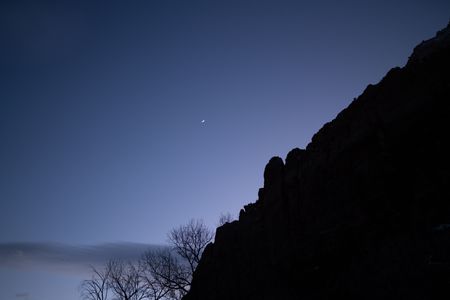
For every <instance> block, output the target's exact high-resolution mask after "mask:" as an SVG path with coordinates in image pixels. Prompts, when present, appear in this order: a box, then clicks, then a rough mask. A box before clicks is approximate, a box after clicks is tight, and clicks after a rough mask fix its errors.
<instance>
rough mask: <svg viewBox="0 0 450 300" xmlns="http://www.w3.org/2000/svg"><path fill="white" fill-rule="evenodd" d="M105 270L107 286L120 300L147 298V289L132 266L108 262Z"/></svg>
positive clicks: (137, 271) (135, 268)
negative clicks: (106, 271)
mask: <svg viewBox="0 0 450 300" xmlns="http://www.w3.org/2000/svg"><path fill="white" fill-rule="evenodd" d="M107 269H108V271H109V276H108V285H109V287H110V288H111V290H112V292H113V293H114V294H115V295H116V296H117V297H118V298H119V299H120V300H142V299H145V298H146V297H147V287H146V285H145V283H144V281H143V280H142V276H141V274H140V272H139V268H138V267H136V266H135V265H134V264H132V263H131V262H129V263H124V262H123V261H119V260H110V261H109V263H108V266H107Z"/></svg>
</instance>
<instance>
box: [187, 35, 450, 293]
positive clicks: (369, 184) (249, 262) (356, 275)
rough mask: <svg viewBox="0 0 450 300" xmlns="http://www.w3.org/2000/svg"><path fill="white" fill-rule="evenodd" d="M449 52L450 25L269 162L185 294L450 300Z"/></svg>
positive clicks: (208, 251) (207, 252)
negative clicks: (303, 141) (304, 142)
mask: <svg viewBox="0 0 450 300" xmlns="http://www.w3.org/2000/svg"><path fill="white" fill-rule="evenodd" d="M449 46H450V27H447V28H446V29H444V30H442V31H441V32H439V33H438V34H437V36H436V37H435V38H433V39H431V40H429V41H426V42H423V43H422V44H420V45H419V46H417V47H416V48H415V49H414V53H413V54H412V56H411V57H410V59H409V62H408V63H407V65H406V66H405V67H403V68H394V69H392V70H390V71H389V72H388V74H387V75H386V76H385V77H384V78H383V80H381V82H380V83H378V84H377V85H369V86H368V87H367V89H366V90H365V91H364V93H363V94H362V95H361V96H359V97H358V98H357V99H355V100H354V101H353V102H352V103H351V104H350V106H349V107H348V108H346V109H344V110H343V111H342V112H341V113H339V115H338V116H337V117H336V119H335V120H333V121H332V122H330V123H328V124H325V126H323V128H322V129H321V130H320V131H319V132H318V133H317V134H316V135H314V137H313V138H312V142H311V143H310V144H309V145H308V146H307V148H306V149H305V150H302V149H294V150H292V151H291V152H290V153H289V154H288V155H287V158H286V160H285V163H284V162H283V160H282V159H281V158H278V157H274V158H272V159H271V160H270V162H269V163H268V164H267V166H266V169H265V171H264V188H262V189H260V191H259V199H258V200H257V201H256V203H252V204H249V205H247V206H245V207H244V209H243V210H242V211H241V213H240V215H239V221H235V222H232V223H228V224H225V225H224V226H222V227H219V228H218V229H217V233H216V238H215V242H214V243H213V244H210V245H208V247H207V248H206V250H205V252H204V254H203V257H202V260H201V263H200V265H199V266H198V269H197V270H196V272H195V274H194V280H193V284H192V288H191V291H190V292H189V294H188V295H187V296H186V297H185V298H184V299H185V300H204V299H215V300H220V299H228V300H230V299H329V298H335V297H345V298H347V299H444V298H448V297H450V225H449V224H450V192H449V189H450V163H449V157H450V147H449V144H450V143H449V138H450V132H449V129H450V126H449V122H450V48H449ZM345 298H343V299H345Z"/></svg>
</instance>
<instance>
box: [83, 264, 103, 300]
mask: <svg viewBox="0 0 450 300" xmlns="http://www.w3.org/2000/svg"><path fill="white" fill-rule="evenodd" d="M91 269H92V273H93V275H92V278H91V279H90V280H84V281H83V282H82V283H81V286H80V288H81V296H82V298H83V299H85V300H107V299H108V291H109V287H108V279H109V269H108V268H104V269H103V270H97V269H96V268H95V267H94V266H91Z"/></svg>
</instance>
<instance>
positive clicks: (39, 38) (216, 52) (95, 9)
mask: <svg viewBox="0 0 450 300" xmlns="http://www.w3.org/2000/svg"><path fill="white" fill-rule="evenodd" d="M449 17H450V2H448V1H438V0H423V1H392V0H391V1H380V0H377V1H375V0H373V1H320V0H319V1H287V0H286V1H285V0H273V1H265V0H254V1H246V0H242V1H234V0H227V1H213V0H211V1H195V0H192V1H186V0H183V1H181V0H145V1H144V0H132V1H119V0H109V1H100V0H98V1H65V0H63V1H61V0H59V1H31V0H30V1H21V0H10V1H9V0H6V1H5V0H4V1H2V2H1V3H0V40H1V47H0V66H1V68H0V243H1V247H7V246H8V245H11V243H18V242H23V243H33V242H35V243H36V242H38V243H46V242H51V243H65V244H71V245H85V244H92V245H95V244H99V243H103V242H118V241H127V242H135V243H153V244H162V243H165V242H166V232H167V231H168V230H170V229H171V228H172V227H174V226H178V225H179V224H182V223H185V222H186V221H188V220H189V219H190V218H203V219H204V220H205V221H206V223H207V224H208V225H210V226H214V225H215V224H216V223H217V220H218V217H219V215H220V213H221V212H231V213H232V214H234V215H237V214H238V211H239V209H240V208H241V207H242V205H244V204H247V203H248V202H253V201H255V200H256V198H257V191H258V188H259V187H260V186H262V182H263V180H262V174H263V170H264V166H265V164H266V163H267V162H268V160H269V159H270V157H272V156H274V155H278V156H281V157H285V156H286V154H287V153H288V151H289V150H291V149H292V148H294V147H305V146H306V145H307V143H308V142H309V141H310V139H311V137H312V135H313V134H314V133H315V132H316V131H317V130H318V129H319V128H320V127H321V126H322V125H323V124H324V123H325V122H327V121H330V120H331V119H333V118H334V117H335V116H336V115H337V113H338V112H339V111H340V110H341V109H343V108H344V107H346V106H347V105H348V104H349V103H350V102H351V100H352V99H353V98H354V97H357V96H358V95H359V94H360V93H361V92H362V91H363V90H364V88H365V87H366V86H367V84H369V83H376V82H378V81H379V80H380V79H381V78H382V76H383V75H384V74H385V73H386V72H387V71H388V70H389V69H390V68H392V67H395V66H403V65H404V64H405V63H406V60H407V58H408V56H409V55H410V54H411V52H412V49H413V47H414V46H415V45H417V44H418V43H419V42H420V41H422V40H423V39H427V38H430V37H432V36H434V34H435V32H436V31H437V30H439V29H441V28H443V27H444V26H445V25H446V24H447V23H448V21H449ZM202 120H205V122H202ZM0 253H1V251H0ZM1 267H2V266H0V268H1ZM5 268H6V267H3V269H1V272H0V298H1V299H15V298H14V297H15V296H14V295H11V293H9V294H2V292H1V290H4V289H3V288H2V284H4V283H5V282H6V281H5V280H3V279H6V278H9V282H10V281H11V278H20V276H19V277H17V276H16V275H17V273H15V272H22V273H20V274H23V276H35V275H30V274H31V273H26V271H24V270H21V271H18V270H16V269H14V270H12V269H11V270H10V271H7V269H5ZM8 270H9V269H8ZM8 272H9V273H8ZM24 272H25V273H24ZM30 272H31V271H30ZM33 272H37V271H36V270H34V271H33ZM45 272H50V273H49V274H51V276H50V275H48V276H49V277H48V280H47V282H52V279H50V278H51V277H52V278H53V277H55V276H56V275H55V273H52V272H53V271H47V270H46V271H45ZM8 274H9V275H10V276H9V275H8ZM33 274H34V273H33ZM14 276H16V277H14ZM36 276H37V275H36ZM61 276H62V275H61ZM64 276H65V275H64ZM27 278H28V277H27ZM45 278H47V277H45V276H41V277H40V280H41V281H42V280H44V281H45ZM17 280H19V279H17ZM77 280H78V278H77ZM31 281H32V280H31ZM31 281H30V282H31ZM64 282H66V283H67V282H68V281H67V280H66V281H64ZM9 286H11V285H9ZM36 286H37V284H33V283H30V284H29V287H27V288H26V292H27V293H30V299H37V298H36V297H35V298H33V287H34V288H36ZM45 286H46V285H45V283H40V284H39V287H40V289H41V290H42V289H43V290H44V291H45ZM20 292H23V291H17V293H20ZM61 293H62V289H60V291H56V290H53V291H52V290H51V289H50V288H49V289H48V293H47V294H45V292H43V294H42V293H41V294H40V296H39V299H44V298H45V297H46V298H45V299H48V300H53V299H61ZM69 294H70V293H69ZM64 299H76V295H75V294H70V295H65V296H64Z"/></svg>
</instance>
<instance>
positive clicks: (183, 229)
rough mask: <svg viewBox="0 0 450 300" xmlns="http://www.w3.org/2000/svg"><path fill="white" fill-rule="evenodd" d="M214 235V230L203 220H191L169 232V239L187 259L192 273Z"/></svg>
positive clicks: (175, 248)
mask: <svg viewBox="0 0 450 300" xmlns="http://www.w3.org/2000/svg"><path fill="white" fill-rule="evenodd" d="M213 237H214V234H213V232H212V231H211V230H210V229H209V228H208V227H207V226H206V225H205V223H204V222H203V221H202V220H194V219H192V220H190V221H189V222H188V223H187V224H186V225H181V226H179V227H177V228H174V229H172V230H171V231H170V232H169V241H170V242H171V243H172V245H173V247H174V250H175V251H176V252H177V253H178V255H180V256H181V258H183V259H185V260H186V262H187V263H188V264H189V267H190V274H191V275H192V274H193V273H194V271H195V269H196V268H197V265H198V263H199V262H200V258H201V257H202V253H203V250H204V249H205V247H206V245H208V244H209V243H210V242H211V241H212V239H213Z"/></svg>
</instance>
